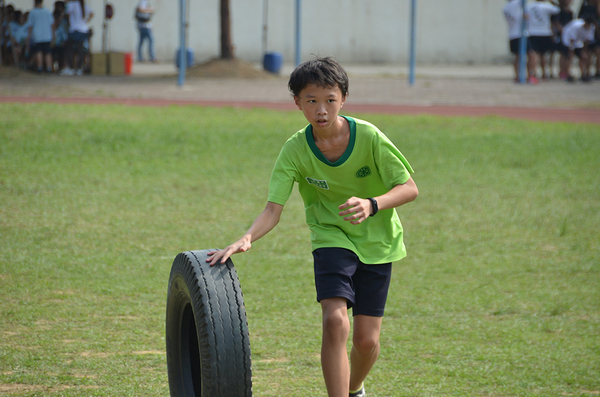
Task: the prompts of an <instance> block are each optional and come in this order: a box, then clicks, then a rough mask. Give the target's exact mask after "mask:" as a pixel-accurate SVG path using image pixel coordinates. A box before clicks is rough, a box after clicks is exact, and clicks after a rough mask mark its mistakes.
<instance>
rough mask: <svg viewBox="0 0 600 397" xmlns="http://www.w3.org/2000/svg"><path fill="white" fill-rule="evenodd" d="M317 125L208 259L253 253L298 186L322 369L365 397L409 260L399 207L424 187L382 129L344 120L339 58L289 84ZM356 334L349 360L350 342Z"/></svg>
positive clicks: (343, 396)
mask: <svg viewBox="0 0 600 397" xmlns="http://www.w3.org/2000/svg"><path fill="white" fill-rule="evenodd" d="M288 86H289V88H290V91H292V93H293V95H294V102H295V103H296V106H297V107H298V109H300V110H301V111H302V112H303V113H304V116H305V117H306V119H307V120H308V122H309V125H308V126H306V127H305V128H303V129H302V130H300V131H298V132H297V133H296V134H294V135H293V136H292V137H291V138H290V139H289V140H288V141H287V142H286V143H285V145H284V146H283V148H282V150H281V152H280V154H279V157H278V159H277V162H276V164H275V167H274V169H273V172H272V175H271V181H270V183H269V195H268V201H267V205H266V207H265V209H264V211H263V212H262V213H261V214H260V215H259V216H258V217H257V218H256V220H255V221H254V223H253V224H252V226H250V229H248V231H247V232H246V234H245V235H244V236H243V237H242V238H241V239H239V240H238V241H237V242H235V243H233V244H231V245H230V246H228V247H227V248H225V249H223V250H220V251H215V252H212V253H209V255H210V257H209V259H207V261H209V262H210V264H211V265H215V264H217V263H219V262H220V263H224V262H225V261H226V260H227V258H229V257H230V256H231V255H232V254H235V253H238V252H245V251H248V250H249V249H250V247H251V245H252V242H254V241H256V240H258V239H259V238H261V237H262V236H264V235H265V234H267V233H268V232H269V231H271V230H272V229H273V228H274V227H275V225H277V223H278V222H279V218H280V215H281V212H282V210H283V206H284V204H285V203H286V201H287V199H288V198H289V196H290V194H291V191H292V188H293V185H294V182H296V183H298V189H299V191H300V195H301V196H302V199H303V201H304V207H305V211H306V222H307V224H308V226H309V229H310V231H311V240H312V248H313V257H314V267H315V285H316V289H317V301H319V302H320V304H321V309H322V314H323V339H322V347H321V364H322V367H323V376H324V378H325V385H326V387H327V392H328V395H329V396H330V397H347V396H349V395H350V396H365V392H364V386H363V381H364V380H365V378H366V377H367V375H368V373H369V371H370V370H371V368H372V367H373V364H374V363H375V361H376V360H377V357H378V355H379V335H380V330H381V322H382V317H383V312H384V307H385V300H386V298H387V291H388V287H389V282H390V277H391V262H393V261H397V260H399V259H401V258H403V257H404V256H406V250H405V248H404V243H403V240H402V234H403V233H402V225H401V224H400V220H399V218H398V215H397V214H396V211H395V210H394V208H395V207H398V206H400V205H403V204H406V203H408V202H410V201H413V200H414V199H415V198H416V197H417V195H418V189H417V186H416V185H415V183H414V181H413V180H412V178H411V177H410V173H412V172H413V170H412V168H411V166H410V165H409V163H408V162H407V161H406V159H405V158H404V156H403V155H402V154H401V153H400V151H399V150H398V149H396V147H395V146H394V145H393V144H392V142H391V141H390V140H389V139H388V138H387V137H386V136H385V135H383V133H381V132H380V131H379V130H378V129H377V128H376V127H375V126H373V125H371V124H369V123H367V122H365V121H362V120H357V119H352V118H350V117H346V116H341V115H340V114H339V112H340V110H341V108H342V106H343V105H344V102H345V101H346V97H347V95H348V76H347V74H346V72H345V71H344V69H343V68H342V67H341V65H339V64H338V63H337V62H336V61H334V60H332V59H331V58H317V59H314V60H311V61H308V62H305V63H303V64H302V65H300V66H298V67H297V68H296V69H295V70H294V72H293V73H292V74H291V76H290V81H289V84H288ZM350 307H352V308H353V315H354V331H353V347H352V351H351V353H350V362H349V360H348V353H347V351H346V342H347V340H348V336H349V333H350V322H349V319H348V312H347V310H348V308H350Z"/></svg>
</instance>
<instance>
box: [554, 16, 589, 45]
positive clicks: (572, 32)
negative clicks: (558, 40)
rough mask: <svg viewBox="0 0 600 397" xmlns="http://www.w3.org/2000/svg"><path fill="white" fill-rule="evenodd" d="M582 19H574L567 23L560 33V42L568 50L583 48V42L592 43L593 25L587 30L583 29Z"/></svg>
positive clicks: (583, 22)
mask: <svg viewBox="0 0 600 397" xmlns="http://www.w3.org/2000/svg"><path fill="white" fill-rule="evenodd" d="M584 24H585V21H584V20H583V19H574V20H572V21H571V22H569V23H568V24H567V25H566V26H565V27H564V28H563V32H562V42H563V44H564V45H565V46H567V47H569V48H570V49H575V48H583V44H584V42H585V41H594V31H595V28H594V25H592V24H591V25H590V27H589V28H587V29H586V28H585V27H584Z"/></svg>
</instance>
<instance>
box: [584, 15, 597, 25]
mask: <svg viewBox="0 0 600 397" xmlns="http://www.w3.org/2000/svg"><path fill="white" fill-rule="evenodd" d="M583 20H584V21H585V22H586V23H592V24H594V25H595V24H596V16H595V15H594V14H592V13H590V12H586V13H585V14H583Z"/></svg>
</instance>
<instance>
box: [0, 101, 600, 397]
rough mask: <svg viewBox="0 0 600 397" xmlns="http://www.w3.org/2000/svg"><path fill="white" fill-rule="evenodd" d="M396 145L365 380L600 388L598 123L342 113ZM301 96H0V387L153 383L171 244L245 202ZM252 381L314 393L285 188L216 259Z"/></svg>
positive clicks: (158, 391)
mask: <svg viewBox="0 0 600 397" xmlns="http://www.w3.org/2000/svg"><path fill="white" fill-rule="evenodd" d="M354 116H356V117H361V118H366V119H368V120H369V121H372V122H373V123H375V124H376V125H378V126H379V127H380V128H381V129H382V130H383V131H384V132H386V134H388V136H390V138H391V139H392V140H393V141H394V142H395V143H396V145H397V146H398V147H399V148H400V149H401V150H402V152H403V153H404V154H405V155H406V157H407V158H408V159H409V161H410V162H411V164H412V165H413V167H414V168H415V170H416V173H415V174H414V179H415V181H416V182H417V184H418V186H419V189H420V196H419V198H418V199H417V201H415V202H414V203H410V204H409V205H406V206H405V207H403V208H401V209H400V210H399V213H400V215H401V218H402V220H403V223H404V226H405V230H406V245H407V249H408V251H409V256H408V257H407V258H406V259H404V260H403V261H401V262H399V263H397V264H395V267H394V278H393V282H392V286H391V292H390V297H389V300H388V306H387V311H386V317H385V319H384V330H383V334H382V354H381V358H380V360H379V362H378V364H377V365H376V368H375V369H374V370H373V372H372V374H371V376H370V378H369V379H368V382H367V391H368V394H369V396H370V397H381V396H391V397H396V396H498V397H499V396H593V395H599V394H600V177H599V172H600V156H599V151H598V150H599V148H600V130H599V129H598V126H597V125H583V124H578V125H574V124H550V123H535V122H525V121H514V120H507V119H501V118H496V117H486V118H441V117H433V116H419V117H410V116H385V115H354ZM303 125H304V119H303V117H302V114H301V113H300V112H292V113H288V112H276V111H269V110H261V109H254V110H240V109H229V108H216V109H210V108H198V107H167V108H150V107H127V106H116V105H115V106H79V105H70V106H57V105H51V104H37V105H23V104H20V105H17V104H0V235H1V241H2V244H1V245H0V395H7V396H12V395H18V396H42V395H43V396H95V395H97V396H166V395H168V381H167V372H166V359H165V340H164V316H165V304H166V289H167V282H168V277H169V271H170V267H171V263H172V261H173V259H174V257H175V256H176V255H177V253H179V252H182V251H187V250H195V249H205V248H212V247H223V246H225V245H227V244H229V243H230V242H232V241H234V240H235V239H237V238H238V237H239V236H241V235H242V234H243V233H244V231H245V230H246V229H247V228H248V227H249V225H250V223H251V222H252V220H253V219H254V217H255V216H256V215H258V213H259V212H260V211H261V210H262V209H263V207H264V204H265V199H266V194H267V184H268V179H269V175H270V171H271V167H272V165H273V163H274V161H275V158H276V156H277V154H278V151H279V149H280V147H281V145H282V144H283V143H284V142H285V140H286V139H287V137H288V136H289V135H291V134H292V133H293V132H294V131H296V130H297V129H299V128H300V127H301V126H303ZM233 260H234V262H235V264H236V268H237V271H238V274H239V276H240V280H241V283H242V288H243V290H244V297H245V303H246V310H247V313H248V319H249V327H250V333H251V343H252V354H253V373H254V394H255V395H256V396H307V395H314V396H324V395H325V391H324V390H325V389H324V386H323V384H322V377H321V369H320V363H319V355H318V353H319V346H320V307H319V305H318V304H317V303H316V302H315V292H314V283H313V278H312V256H311V254H310V244H309V235H308V231H307V228H306V225H305V224H304V214H303V210H302V203H301V200H300V198H299V195H298V194H297V192H295V193H294V194H293V195H292V198H291V200H290V202H289V203H288V205H287V206H286V210H285V211H284V214H283V219H282V221H281V223H280V224H279V225H278V226H277V228H276V229H275V231H274V232H273V233H271V234H269V235H267V236H266V237H265V238H264V239H263V240H261V241H259V242H257V243H256V244H255V245H254V247H253V249H252V251H251V252H249V253H247V254H244V255H237V256H234V258H233Z"/></svg>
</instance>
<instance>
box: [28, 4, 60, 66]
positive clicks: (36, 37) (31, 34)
mask: <svg viewBox="0 0 600 397" xmlns="http://www.w3.org/2000/svg"><path fill="white" fill-rule="evenodd" d="M42 3H43V0H35V3H34V4H35V7H34V8H33V10H31V12H30V13H29V18H28V20H27V28H28V34H27V47H29V42H30V40H31V41H33V45H32V46H31V54H32V56H33V57H34V58H35V64H36V67H37V72H38V73H42V71H43V70H44V69H43V67H44V61H45V62H46V72H48V73H50V72H52V66H53V65H52V63H53V62H52V52H51V50H50V43H51V42H52V39H53V38H54V32H53V29H52V24H53V23H54V18H53V17H52V14H50V11H48V10H47V9H45V8H44V7H43V6H42Z"/></svg>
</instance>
